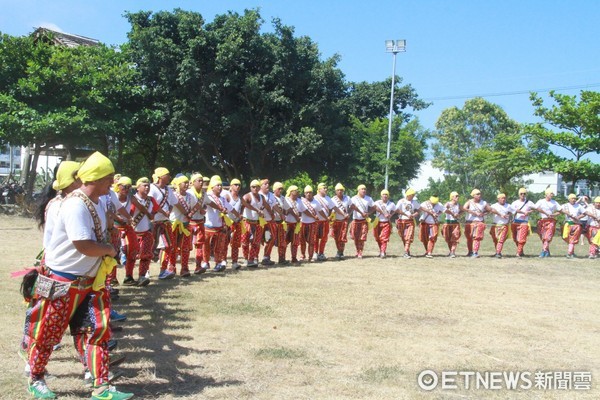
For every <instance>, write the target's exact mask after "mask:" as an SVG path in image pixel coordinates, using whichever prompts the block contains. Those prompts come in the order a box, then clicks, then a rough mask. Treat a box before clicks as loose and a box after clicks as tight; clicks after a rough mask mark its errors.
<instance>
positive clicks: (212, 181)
mask: <svg viewBox="0 0 600 400" xmlns="http://www.w3.org/2000/svg"><path fill="white" fill-rule="evenodd" d="M222 184H223V181H222V180H221V177H220V176H219V175H213V176H211V177H210V182H209V183H208V190H211V189H212V188H213V186H217V185H222Z"/></svg>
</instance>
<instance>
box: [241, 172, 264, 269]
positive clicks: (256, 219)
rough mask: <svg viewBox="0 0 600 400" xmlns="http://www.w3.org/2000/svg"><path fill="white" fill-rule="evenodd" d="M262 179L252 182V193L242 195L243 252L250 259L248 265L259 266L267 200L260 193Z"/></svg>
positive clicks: (249, 266)
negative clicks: (244, 231)
mask: <svg viewBox="0 0 600 400" xmlns="http://www.w3.org/2000/svg"><path fill="white" fill-rule="evenodd" d="M259 192H260V181H258V179H254V180H252V182H250V193H246V194H245V195H244V196H243V197H242V207H243V216H244V224H245V230H246V233H244V234H243V235H242V252H243V253H244V258H245V259H246V260H248V263H247V264H246V267H248V268H256V267H258V253H259V252H260V245H261V243H262V239H263V233H264V225H266V221H265V219H264V216H265V200H264V197H263V196H261V195H260V193H259Z"/></svg>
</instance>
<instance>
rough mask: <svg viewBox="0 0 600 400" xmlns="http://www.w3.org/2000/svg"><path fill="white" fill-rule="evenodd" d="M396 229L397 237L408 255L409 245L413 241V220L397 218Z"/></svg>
mask: <svg viewBox="0 0 600 400" xmlns="http://www.w3.org/2000/svg"><path fill="white" fill-rule="evenodd" d="M396 229H397V230H398V236H400V239H402V243H403V244H404V251H405V252H406V253H410V245H411V243H412V242H413V240H414V239H415V220H414V219H400V218H398V219H397V220H396Z"/></svg>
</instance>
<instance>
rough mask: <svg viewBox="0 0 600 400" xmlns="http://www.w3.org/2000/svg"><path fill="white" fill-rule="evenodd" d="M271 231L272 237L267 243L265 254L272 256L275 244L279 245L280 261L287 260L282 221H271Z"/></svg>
mask: <svg viewBox="0 0 600 400" xmlns="http://www.w3.org/2000/svg"><path fill="white" fill-rule="evenodd" d="M268 227H269V231H270V232H271V238H270V240H269V241H268V242H266V243H265V249H264V256H265V257H271V251H272V250H273V247H274V246H277V255H278V257H279V261H283V260H285V248H286V247H287V246H286V243H285V232H284V231H283V224H282V221H270V222H269V225H268Z"/></svg>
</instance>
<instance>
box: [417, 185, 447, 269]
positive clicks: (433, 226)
mask: <svg viewBox="0 0 600 400" xmlns="http://www.w3.org/2000/svg"><path fill="white" fill-rule="evenodd" d="M419 210H421V217H420V218H419V222H420V224H419V239H420V240H421V243H423V247H425V257H427V258H432V257H433V248H434V247H435V242H436V241H437V237H438V234H439V231H440V225H439V223H440V221H439V218H440V215H442V214H443V213H444V207H442V205H441V204H440V199H439V197H438V196H435V195H434V196H431V197H430V198H429V200H426V201H424V202H423V203H421V207H419Z"/></svg>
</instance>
